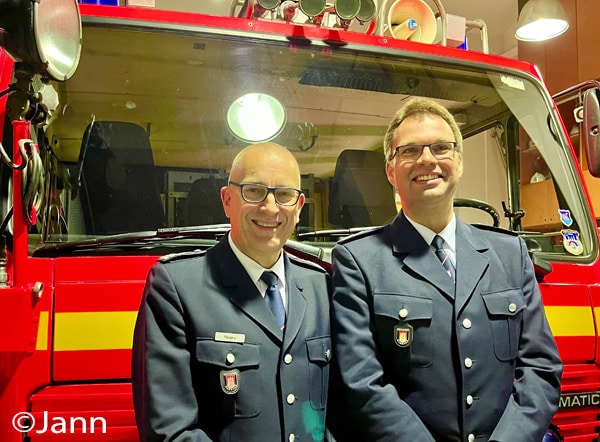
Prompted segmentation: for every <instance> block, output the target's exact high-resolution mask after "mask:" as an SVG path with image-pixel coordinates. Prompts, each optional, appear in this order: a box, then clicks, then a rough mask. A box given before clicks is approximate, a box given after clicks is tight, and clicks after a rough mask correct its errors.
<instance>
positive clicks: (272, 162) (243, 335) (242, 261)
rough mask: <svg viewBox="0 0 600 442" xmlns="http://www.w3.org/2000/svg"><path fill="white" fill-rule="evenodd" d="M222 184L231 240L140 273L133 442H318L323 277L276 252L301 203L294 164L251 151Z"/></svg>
mask: <svg viewBox="0 0 600 442" xmlns="http://www.w3.org/2000/svg"><path fill="white" fill-rule="evenodd" d="M229 178H230V181H229V183H228V185H227V186H225V187H223V188H222V189H221V199H222V201H223V207H224V210H225V214H226V215H227V217H228V218H229V220H230V223H231V231H230V232H229V234H228V235H226V236H225V237H224V238H223V239H222V240H221V241H220V242H219V243H218V244H216V245H215V246H214V247H212V248H210V249H209V250H207V251H199V252H191V253H190V252H188V253H181V254H177V255H170V256H167V257H164V258H161V259H160V260H159V261H160V262H159V263H158V264H156V265H155V266H154V267H153V268H152V269H151V271H150V273H149V276H148V280H147V282H146V287H145V290H144V297H143V300H142V304H141V307H140V312H139V315H138V319H137V323H136V328H135V335H134V345H133V392H134V405H135V412H136V419H137V423H138V430H139V433H140V438H141V440H142V441H144V442H149V441H166V440H168V441H174V442H175V441H186V442H187V441H190V442H191V441H209V440H212V441H228V442H230V441H249V442H252V441H256V442H264V441H279V442H281V441H294V440H301V441H322V440H324V437H325V411H326V402H327V395H328V378H329V365H330V360H331V357H332V351H331V338H330V331H329V294H330V279H329V276H328V274H327V273H326V272H325V271H324V270H323V269H322V268H321V267H319V266H317V265H315V264H312V263H309V262H306V261H303V260H300V259H298V258H295V257H293V256H291V255H289V254H287V253H286V252H285V251H283V246H284V244H285V242H286V241H287V240H288V238H289V237H290V235H291V234H292V232H293V231H294V228H295V226H296V224H297V223H298V220H299V216H300V211H301V209H302V206H303V205H304V199H305V197H304V194H303V193H302V191H301V190H300V189H299V188H300V170H299V166H298V163H297V162H296V159H295V158H294V156H293V155H292V154H291V153H290V152H289V151H288V150H287V149H285V148H283V147H282V146H279V145H277V144H274V143H262V144H256V145H252V146H249V147H247V148H245V149H243V150H242V151H241V152H240V153H239V154H238V155H237V156H236V157H235V159H234V161H233V164H232V167H231V172H230V177H229Z"/></svg>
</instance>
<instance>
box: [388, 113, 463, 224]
mask: <svg viewBox="0 0 600 442" xmlns="http://www.w3.org/2000/svg"><path fill="white" fill-rule="evenodd" d="M439 141H455V137H454V134H453V132H452V129H451V128H450V126H449V125H448V123H447V122H446V121H444V119H443V118H441V117H440V116H438V115H434V114H414V115H411V116H409V117H407V118H406V119H405V120H404V121H402V123H401V124H400V126H398V128H397V129H396V132H395V135H394V139H393V143H392V146H393V147H396V146H404V145H407V144H430V143H435V142H439ZM386 173H387V177H388V180H389V182H390V183H391V184H392V185H393V186H394V187H395V188H396V190H397V191H398V194H399V195H400V200H401V203H402V209H403V210H404V212H405V213H406V214H407V215H408V216H409V217H410V218H412V219H414V220H415V221H417V222H419V223H421V224H424V225H426V226H428V227H430V226H431V227H434V225H435V226H437V225H442V227H444V226H445V225H446V224H447V223H448V222H449V221H450V219H451V217H452V200H453V194H454V191H455V190H456V186H457V185H458V181H459V178H460V176H461V175H462V156H461V154H460V153H459V152H455V153H454V155H453V156H452V157H451V158H447V159H442V160H438V159H436V158H435V157H434V156H433V155H432V154H431V150H430V149H429V148H427V147H425V148H424V149H423V154H422V155H421V156H420V157H419V158H418V159H417V160H415V161H403V160H401V159H400V158H398V155H396V156H395V157H394V158H393V159H392V160H390V161H388V162H387V163H386ZM431 227H430V228H431ZM432 230H436V228H433V229H432Z"/></svg>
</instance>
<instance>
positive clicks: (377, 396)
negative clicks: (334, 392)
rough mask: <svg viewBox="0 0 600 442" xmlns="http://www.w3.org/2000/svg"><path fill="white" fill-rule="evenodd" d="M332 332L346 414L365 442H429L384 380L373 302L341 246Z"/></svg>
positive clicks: (355, 265)
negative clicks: (373, 316)
mask: <svg viewBox="0 0 600 442" xmlns="http://www.w3.org/2000/svg"><path fill="white" fill-rule="evenodd" d="M333 284H334V291H333V302H332V331H333V342H334V350H335V357H336V358H337V362H338V364H339V369H340V373H341V380H342V383H343V394H344V396H345V399H346V400H347V407H348V410H347V411H348V413H349V414H350V415H351V416H352V417H353V419H354V420H355V421H356V424H357V425H358V426H359V427H360V430H361V432H362V433H363V436H364V437H365V440H369V441H371V440H373V441H374V440H377V441H379V442H402V441H407V442H414V441H419V442H427V441H434V438H433V437H432V436H431V433H430V432H429V430H428V429H427V428H426V427H425V425H424V424H423V422H422V421H421V419H420V418H419V417H418V416H417V415H416V414H415V412H414V411H413V410H412V409H411V408H410V407H409V406H408V404H406V402H404V401H403V400H401V399H400V397H399V395H398V393H397V391H396V389H395V387H394V386H393V385H391V384H388V383H386V382H385V380H384V375H383V367H382V365H381V363H380V361H379V359H378V354H377V346H376V343H375V340H374V336H373V329H372V321H371V319H372V318H371V312H372V296H371V294H370V293H369V292H368V286H367V282H366V281H365V277H364V273H363V272H362V270H361V268H360V266H359V265H358V263H357V262H356V260H355V259H354V257H353V256H352V254H351V253H350V251H349V250H348V249H347V248H346V247H345V246H344V245H339V244H338V245H337V246H336V247H335V249H334V251H333Z"/></svg>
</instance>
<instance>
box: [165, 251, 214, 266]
mask: <svg viewBox="0 0 600 442" xmlns="http://www.w3.org/2000/svg"><path fill="white" fill-rule="evenodd" d="M205 253H206V250H200V249H196V250H190V251H187V252H179V253H169V254H168V255H164V256H161V257H160V258H158V260H157V261H158V262H161V263H165V262H171V261H177V260H179V259H186V258H196V257H198V256H203V255H204V254H205Z"/></svg>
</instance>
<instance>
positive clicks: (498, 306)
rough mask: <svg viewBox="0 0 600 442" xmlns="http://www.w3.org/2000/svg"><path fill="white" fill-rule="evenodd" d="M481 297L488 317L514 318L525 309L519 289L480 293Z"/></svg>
mask: <svg viewBox="0 0 600 442" xmlns="http://www.w3.org/2000/svg"><path fill="white" fill-rule="evenodd" d="M481 296H482V297H483V302H484V303H485V308H486V309H487V311H488V313H489V314H490V315H497V316H514V315H516V314H517V313H519V312H520V311H521V310H523V309H524V308H525V299H523V292H522V290H521V289H510V290H503V291H501V292H493V293H482V294H481Z"/></svg>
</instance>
